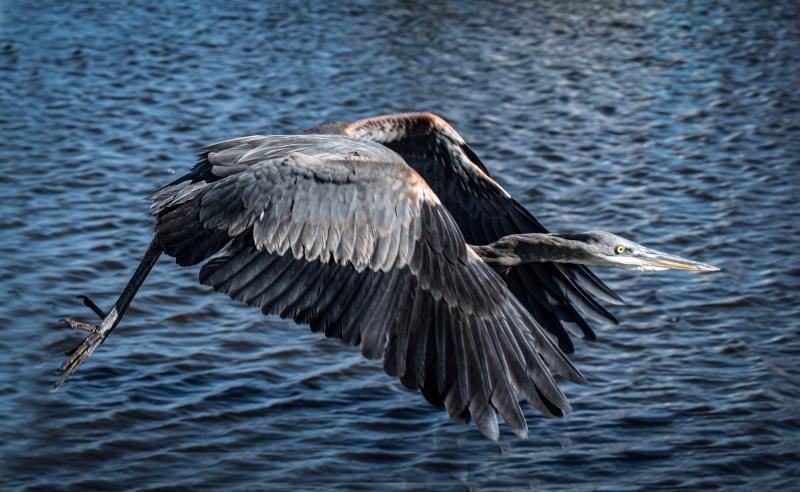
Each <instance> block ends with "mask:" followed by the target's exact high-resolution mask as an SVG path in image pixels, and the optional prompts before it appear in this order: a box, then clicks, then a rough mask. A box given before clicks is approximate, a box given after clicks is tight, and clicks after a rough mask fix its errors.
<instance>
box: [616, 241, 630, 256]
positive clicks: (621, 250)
mask: <svg viewBox="0 0 800 492" xmlns="http://www.w3.org/2000/svg"><path fill="white" fill-rule="evenodd" d="M626 249H627V248H625V246H623V245H621V244H620V245H618V246H617V247H616V248H614V253H616V254H618V255H621V254H622V253H624V252H625V250H626Z"/></svg>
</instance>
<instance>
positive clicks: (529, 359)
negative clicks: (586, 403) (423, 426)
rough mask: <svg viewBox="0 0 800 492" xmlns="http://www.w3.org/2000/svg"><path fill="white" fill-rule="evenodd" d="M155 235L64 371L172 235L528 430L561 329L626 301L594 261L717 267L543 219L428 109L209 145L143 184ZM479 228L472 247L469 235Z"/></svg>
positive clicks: (560, 399)
mask: <svg viewBox="0 0 800 492" xmlns="http://www.w3.org/2000/svg"><path fill="white" fill-rule="evenodd" d="M151 200H152V207H153V213H154V215H155V216H156V225H155V237H154V238H153V240H152V242H151V243H150V247H149V249H148V250H147V253H146V254H145V256H144V259H143V260H142V262H141V263H140V264H139V267H138V268H137V270H136V272H135V274H134V275H133V277H132V278H131V280H130V281H129V283H128V285H127V286H126V287H125V289H124V291H123V292H122V294H121V296H120V298H119V300H118V301H117V302H116V304H115V306H114V308H113V309H112V310H111V311H110V312H108V313H107V314H106V313H104V312H103V311H102V310H100V309H99V308H98V307H97V306H96V305H95V304H94V303H93V302H92V301H91V300H89V299H88V298H84V302H85V303H86V304H87V305H88V306H89V307H90V308H92V309H93V310H94V311H95V312H96V313H97V314H98V315H99V316H100V317H101V318H102V321H101V322H100V323H99V324H98V325H91V324H89V323H82V322H79V321H74V320H65V322H66V323H67V324H68V325H69V326H70V327H72V328H75V329H80V330H85V331H89V332H90V333H89V335H88V336H87V338H86V339H85V340H83V342H82V343H81V344H80V345H78V347H76V349H75V350H74V351H73V352H72V354H71V356H70V357H69V359H68V360H67V361H65V362H64V363H63V364H62V366H61V368H60V372H61V378H60V380H59V381H58V382H57V383H56V385H55V387H56V388H58V387H59V386H60V385H61V384H62V383H63V382H64V380H65V379H66V378H67V377H68V376H69V375H70V374H72V373H73V372H74V371H75V369H76V368H77V367H78V366H79V365H80V363H81V362H83V361H84V360H85V359H86V358H87V357H89V356H90V355H91V354H92V352H93V351H94V350H95V349H96V348H97V347H98V346H99V345H100V344H101V343H102V342H103V340H104V339H105V338H106V337H107V336H108V334H109V333H111V331H112V330H113V329H114V327H115V326H116V325H117V323H119V321H120V319H121V318H122V316H123V314H124V313H125V310H126V308H127V307H128V305H129V304H130V302H131V299H133V297H134V295H135V294H136V291H137V289H138V288H139V286H140V285H141V284H142V282H143V281H144V279H145V277H146V276H147V275H148V273H149V272H150V270H151V268H152V267H153V265H154V264H155V262H156V260H157V259H158V257H159V256H160V254H161V253H162V252H166V253H167V254H168V255H170V256H173V257H175V258H176V260H177V262H178V264H180V265H196V264H198V263H201V262H205V264H204V265H203V267H202V268H201V270H200V282H202V283H203V284H206V285H210V286H212V287H213V288H214V289H215V290H218V291H221V292H225V293H227V294H229V295H230V296H231V297H233V298H235V299H238V300H240V301H244V302H246V303H247V304H249V305H251V306H257V307H260V308H261V310H262V311H263V312H264V313H265V314H267V313H271V314H278V315H280V316H281V317H284V318H291V319H293V320H295V321H296V322H298V323H305V324H308V325H310V326H311V328H312V329H313V330H315V331H324V332H325V334H326V335H327V336H329V337H336V338H339V339H341V340H343V341H345V342H347V343H350V344H354V345H360V346H361V352H362V353H363V354H364V355H365V356H367V357H369V358H379V357H381V356H383V360H384V364H383V366H384V369H385V371H386V372H387V373H389V374H390V375H392V376H396V377H398V378H400V381H401V382H402V383H403V385H405V386H407V387H409V388H415V389H419V390H420V391H421V392H422V394H423V396H424V397H425V398H426V399H427V400H428V401H429V402H430V403H432V404H433V405H436V406H439V407H445V408H446V409H447V412H448V413H449V415H450V417H451V418H453V419H455V420H467V419H469V418H472V419H473V420H474V421H475V422H476V424H477V426H478V428H479V430H480V431H481V432H482V433H483V434H484V435H486V436H488V437H490V438H492V439H496V438H497V437H498V432H499V431H498V424H497V417H496V413H495V410H497V411H499V412H500V414H501V415H502V417H503V419H504V420H505V421H506V423H507V424H508V426H509V428H510V429H511V430H512V431H513V432H514V433H516V434H517V435H519V436H522V437H525V436H527V423H526V420H525V417H524V415H523V413H522V410H521V408H520V405H519V402H518V399H517V395H519V396H521V397H522V398H524V400H526V401H527V402H529V403H530V404H531V405H532V406H534V407H535V408H537V409H538V410H540V411H541V412H542V413H544V414H546V415H556V416H560V415H563V414H564V413H566V412H567V411H569V409H570V407H569V403H568V402H567V399H566V398H565V396H564V395H563V393H562V392H561V390H560V388H559V387H558V385H557V384H556V380H555V378H554V374H555V375H559V376H562V377H565V378H567V379H569V380H571V381H575V382H578V383H585V381H586V380H585V379H584V377H583V375H582V374H581V373H580V372H579V371H578V370H577V369H576V368H575V367H574V366H573V365H572V363H571V362H570V361H569V359H568V358H567V356H566V355H565V352H566V353H569V352H572V351H573V345H572V343H571V341H570V338H569V336H568V335H567V329H569V330H571V331H574V332H579V333H582V334H583V336H584V337H585V338H589V339H593V338H595V335H594V332H593V331H592V329H591V328H590V326H589V324H588V323H587V322H586V321H585V320H584V316H585V315H590V316H592V317H595V318H601V319H605V320H608V321H611V322H616V320H615V319H614V317H613V316H612V315H611V314H610V313H609V312H608V311H607V310H606V309H605V308H603V307H602V306H601V305H600V304H599V303H598V302H597V301H596V300H595V297H597V298H600V299H603V300H606V301H608V302H611V303H621V300H620V298H619V297H617V296H616V295H615V294H614V293H613V292H612V291H611V290H610V289H609V288H608V287H606V286H605V285H604V284H603V283H602V282H601V281H600V280H599V279H598V278H597V277H595V276H594V275H593V274H592V273H591V272H590V271H589V270H588V269H587V268H586V267H585V265H602V266H616V267H621V268H627V269H638V270H664V269H668V268H677V269H684V270H696V271H714V270H717V268H715V267H712V266H710V265H706V264H702V263H697V262H694V261H690V260H687V259H684V258H679V257H676V256H671V255H667V254H665V253H661V252H659V251H655V250H652V249H648V248H645V247H644V246H641V245H639V244H636V243H634V242H632V241H629V240H626V239H623V238H621V237H618V236H615V235H613V234H610V233H606V232H589V233H584V234H548V233H547V231H546V230H545V228H544V227H543V226H542V225H541V224H540V223H539V222H538V221H537V220H536V219H535V218H534V217H533V215H531V214H530V213H529V212H528V211H527V210H526V209H525V208H523V207H522V206H521V205H520V204H519V203H518V202H516V201H515V200H514V199H513V198H511V196H510V195H509V194H508V193H507V192H506V191H505V190H504V189H503V188H502V187H501V186H500V185H499V184H497V182H495V181H494V180H493V179H492V178H491V177H490V175H489V172H488V171H487V169H486V167H485V166H484V165H483V163H482V162H481V161H480V160H479V159H478V157H477V156H476V155H475V154H474V153H473V152H472V150H470V148H469V147H468V146H467V144H466V143H465V142H464V140H463V139H462V138H461V136H460V135H459V134H458V133H456V131H455V130H454V129H453V128H452V127H451V126H450V125H449V124H448V123H447V122H445V121H444V120H443V119H442V118H440V117H438V116H436V115H433V114H430V113H411V114H398V115H388V116H381V117H376V118H369V119H364V120H359V121H355V122H351V123H340V124H326V125H321V126H318V127H315V128H312V129H309V130H305V131H303V132H300V133H299V134H295V135H277V136H250V137H242V138H236V139H233V140H227V141H224V142H221V143H217V144H214V145H211V146H209V147H207V148H206V149H204V150H203V152H202V153H201V154H200V160H199V162H198V163H197V165H196V166H195V167H194V168H193V169H192V171H191V172H189V173H188V174H187V175H185V176H183V177H181V178H179V179H177V180H175V181H173V182H172V183H170V184H168V185H167V186H166V187H164V188H162V189H161V190H159V191H157V192H155V193H154V194H153V195H151ZM472 245H474V246H472Z"/></svg>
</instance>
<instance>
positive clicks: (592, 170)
mask: <svg viewBox="0 0 800 492" xmlns="http://www.w3.org/2000/svg"><path fill="white" fill-rule="evenodd" d="M551 3H553V2H536V3H527V4H526V5H519V4H518V3H517V2H506V3H498V4H489V3H488V2H486V3H480V2H436V3H432V4H428V3H427V2H399V1H398V2H391V1H390V2H375V3H366V2H365V3H358V4H353V5H351V6H347V7H344V6H341V7H336V8H323V7H322V6H317V7H315V6H308V5H305V4H300V3H298V4H293V3H281V4H272V5H261V4H255V3H254V4H239V3H237V2H224V5H223V2H149V3H141V2H137V5H135V6H127V5H126V4H112V3H109V4H106V3H102V4H101V3H96V4H86V3H84V2H50V3H47V2H42V3H37V4H35V5H34V4H30V3H28V2H20V1H15V0H10V1H9V0H7V1H5V2H3V4H2V6H1V7H0V8H1V9H2V14H1V16H0V132H1V133H2V140H0V165H2V170H3V172H2V174H0V231H2V241H0V287H1V288H2V303H0V329H2V334H3V336H2V337H0V351H1V352H0V353H2V357H0V367H2V371H0V395H2V397H1V398H0V413H1V414H2V415H3V418H2V419H0V436H1V437H2V438H1V439H0V458H1V459H0V462H1V463H2V465H0V477H2V478H0V485H2V488H4V489H15V488H20V489H23V488H30V489H41V490H52V489H59V488H67V489H76V490H78V489H82V490H88V489H98V488H103V489H129V488H139V489H155V488H162V487H177V488H187V489H218V488H231V489H240V490H245V489H248V490H249V489H264V488H278V489H280V488H286V489H288V488H293V489H295V488H296V489H322V490H324V489H337V488H338V489H342V490H346V489H353V488H362V489H378V488H380V489H397V490H408V489H427V488H437V489H468V488H472V489H477V488H480V489H481V490H490V489H493V488H502V487H510V488H512V489H514V490H520V489H548V490H549V489H568V490H590V489H591V490H598V489H607V490H639V489H641V490H652V489H654V488H659V487H661V488H688V489H699V488H706V487H719V488H725V489H731V488H733V487H736V486H741V487H743V488H744V487H748V488H747V490H751V489H752V487H754V488H756V489H773V488H774V489H779V488H781V489H787V488H793V487H796V486H797V485H796V483H797V480H798V479H800V444H798V443H800V412H798V401H799V400H800V368H798V360H800V359H798V357H799V356H800V321H799V320H800V298H799V297H800V296H799V295H798V289H799V288H800V261H798V260H799V259H800V255H799V254H798V251H800V207H799V206H798V204H797V201H798V196H799V195H800V91H798V87H799V86H800V76H799V75H798V74H800V8H798V6H797V4H796V2H736V3H735V4H733V2H729V3H731V4H732V5H727V6H720V5H715V4H714V3H711V2H708V3H706V2H689V3H682V2H677V3H672V2H663V3H661V2H642V1H634V2H614V1H603V2H592V3H591V4H589V2H578V3H566V2H556V3H558V5H557V6H553V5H550V4H551ZM726 3H728V2H726ZM410 110H429V111H435V112H437V113H440V114H441V115H443V116H445V117H446V118H448V119H449V120H450V121H452V122H453V123H454V124H455V125H456V127H457V128H458V129H459V131H460V132H461V133H462V134H463V135H464V136H465V138H467V140H468V141H469V142H470V143H471V144H472V146H473V148H474V150H475V151H476V153H477V154H478V155H479V156H481V157H482V158H483V160H484V161H485V162H486V164H487V165H488V167H489V168H490V170H491V171H492V172H493V173H494V174H495V175H496V176H497V179H498V181H500V182H501V183H502V184H503V186H505V187H506V188H507V189H508V190H509V191H510V192H511V193H512V194H513V195H514V196H515V197H517V198H518V199H519V200H520V201H521V202H522V203H524V204H525V206H527V207H528V208H529V209H530V210H531V211H533V212H534V213H535V214H536V215H537V217H538V218H539V219H540V220H542V222H544V223H545V224H546V225H547V226H548V227H550V228H551V229H553V230H556V231H562V232H570V231H581V230H591V229H606V230H610V231H613V232H617V233H619V234H622V235H625V236H627V237H630V238H632V239H634V240H636V241H639V242H642V243H645V244H647V245H649V246H652V247H655V248H658V249H663V250H666V251H670V252H673V253H677V254H681V255H684V256H687V257H690V258H695V259H698V260H700V261H704V262H708V263H711V264H714V265H718V266H720V267H721V268H723V272H721V273H719V274H714V275H693V274H687V273H678V272H674V273H662V274H640V273H634V272H624V271H610V270H599V271H598V273H599V275H600V276H601V277H602V278H603V279H605V280H606V281H607V282H608V283H609V285H611V286H612V287H613V288H615V289H616V290H617V291H618V292H619V293H620V294H621V295H622V296H623V297H624V298H625V299H626V300H627V301H628V305H627V306H624V307H618V308H614V309H613V312H614V313H615V314H616V315H617V316H618V317H619V318H620V319H621V320H622V322H621V323H620V324H619V325H617V326H610V327H605V328H602V327H598V328H600V330H599V335H600V340H599V341H597V342H594V343H589V342H578V343H577V352H576V354H575V355H574V361H575V363H576V364H577V365H578V367H580V368H581V369H582V370H583V372H584V373H585V374H586V375H587V376H588V377H589V379H590V380H591V381H592V383H593V384H592V385H591V386H586V387H581V386H576V385H572V384H567V385H565V391H566V393H567V394H568V396H569V397H570V399H571V401H572V404H573V406H574V413H572V414H571V415H569V416H568V417H567V418H564V419H560V420H555V419H546V418H543V417H540V416H538V415H536V413H535V412H534V411H533V410H530V409H529V410H528V411H527V415H528V421H529V426H530V438H529V440H527V441H522V440H519V439H517V438H515V437H514V436H513V435H512V434H511V433H510V432H508V430H507V429H505V428H504V427H503V428H502V430H501V438H500V441H499V442H491V441H488V440H487V439H485V438H483V437H482V436H481V435H480V434H479V433H478V431H477V430H476V429H475V428H474V426H463V425H458V424H454V423H452V422H451V421H450V420H449V419H448V418H447V416H446V414H445V413H444V412H442V411H439V410H437V409H434V408H431V407H429V406H428V405H427V404H426V403H425V402H424V400H423V399H422V398H421V397H420V396H419V395H416V394H414V393H412V392H409V391H407V390H404V389H402V388H401V386H400V384H399V383H398V382H396V381H394V380H393V379H391V378H389V377H388V376H386V375H384V374H383V372H382V370H381V368H380V363H379V362H376V361H366V360H363V359H362V358H361V357H360V355H359V354H358V351H357V350H356V349H354V348H352V347H346V346H342V345H340V344H339V343H337V342H335V341H332V340H326V339H324V338H323V337H321V336H320V335H317V334H313V333H311V332H310V331H309V330H308V329H307V328H306V327H303V326H297V325H295V324H293V323H291V322H289V321H283V320H280V319H277V318H274V317H263V316H261V315H260V314H259V313H258V312H257V311H254V310H250V309H247V308H244V307H242V306H239V305H237V304H236V303H235V302H233V301H231V300H229V299H228V298H227V297H225V296H223V295H220V294H215V293H212V292H210V291H209V289H208V288H205V287H201V286H199V285H198V284H197V279H196V277H197V268H187V269H181V268H178V267H176V266H175V265H174V264H173V263H172V261H171V259H169V258H162V260H161V261H160V262H159V263H158V265H157V266H156V268H155V270H154V272H153V273H152V274H151V276H150V278H148V280H147V282H146V283H145V285H144V287H143V288H142V290H141V292H140V293H139V295H138V297H137V298H136V299H135V301H134V303H133V305H132V307H131V309H130V311H129V312H128V314H127V316H126V317H125V319H124V321H123V323H122V324H121V325H120V327H119V328H118V329H117V330H116V331H115V332H114V335H113V336H112V337H110V338H109V340H108V341H107V342H106V343H105V344H104V345H103V346H102V347H101V348H100V349H99V350H98V351H97V352H96V354H95V355H94V356H93V357H92V358H91V359H90V360H89V361H88V362H87V363H86V364H85V365H84V366H83V367H81V369H80V370H79V371H78V372H77V373H76V374H75V375H74V376H73V377H72V378H71V379H70V381H69V382H68V383H67V385H66V386H65V387H64V388H63V389H62V390H61V391H59V392H58V393H49V392H48V391H49V389H50V385H51V384H52V383H53V381H54V380H55V375H54V371H55V368H56V367H57V366H58V364H59V363H60V362H61V360H62V354H63V352H64V351H65V350H67V349H69V348H71V347H72V346H73V345H74V344H76V343H77V342H78V340H79V338H80V334H77V333H71V332H68V331H67V330H65V329H63V328H62V327H60V326H59V325H58V323H57V320H58V319H59V318H62V317H66V316H72V317H86V318H88V311H87V310H86V309H85V308H84V307H83V306H82V305H81V304H80V303H79V301H77V300H76V299H75V295H77V294H81V293H85V294H89V295H92V296H93V297H94V298H95V300H97V301H98V302H99V303H100V304H101V305H103V306H109V305H111V304H112V303H113V302H114V300H115V299H116V296H117V294H118V293H119V292H120V290H121V289H122V287H123V286H124V284H125V282H126V281H127V279H128V277H129V275H130V274H131V273H132V271H133V269H134V267H135V264H136V262H137V261H138V260H139V258H140V257H141V255H142V254H143V252H144V251H145V249H146V247H147V244H148V242H149V241H150V238H151V228H152V224H153V220H152V218H150V217H149V216H148V214H147V203H146V202H145V200H144V199H143V198H144V197H145V196H146V195H147V194H148V193H149V192H151V191H152V190H154V189H156V188H158V187H159V186H161V185H163V184H164V183H166V182H168V181H170V180H171V179H173V178H174V174H175V173H182V172H185V171H186V170H188V169H189V168H190V167H191V165H192V164H193V162H194V158H193V156H192V152H193V151H195V150H197V149H198V148H199V147H201V146H203V145H205V144H208V143H210V142H214V141H218V140H222V139H225V138H229V137H234V136H239V135H244V134H253V133H281V132H288V131H292V130H294V129H297V128H302V127H305V126H310V125H313V124H316V123H319V122H322V121H326V120H342V119H352V118H357V117H363V116H369V115H374V114H381V113H387V112H396V111H410Z"/></svg>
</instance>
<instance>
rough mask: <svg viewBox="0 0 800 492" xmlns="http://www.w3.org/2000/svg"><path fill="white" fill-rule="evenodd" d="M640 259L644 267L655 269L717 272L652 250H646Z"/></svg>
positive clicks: (714, 269) (715, 269) (690, 261)
mask: <svg viewBox="0 0 800 492" xmlns="http://www.w3.org/2000/svg"><path fill="white" fill-rule="evenodd" d="M641 259H642V260H643V263H645V264H646V266H652V267H656V268H671V269H673V270H692V271H695V272H718V271H719V268H717V267H715V266H712V265H708V264H706V263H700V262H697V261H692V260H687V259H686V258H681V257H680V256H675V255H670V254H667V253H664V252H661V251H656V250H654V249H649V250H646V251H645V252H644V253H643V254H642V256H641Z"/></svg>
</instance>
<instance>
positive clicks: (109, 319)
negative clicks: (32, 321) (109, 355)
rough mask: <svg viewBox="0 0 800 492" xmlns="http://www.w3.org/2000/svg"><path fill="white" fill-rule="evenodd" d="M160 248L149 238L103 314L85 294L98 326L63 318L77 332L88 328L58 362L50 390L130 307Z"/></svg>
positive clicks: (79, 361)
mask: <svg viewBox="0 0 800 492" xmlns="http://www.w3.org/2000/svg"><path fill="white" fill-rule="evenodd" d="M162 251H163V248H162V247H161V245H160V244H158V242H157V241H156V240H155V239H153V240H152V241H151V242H150V246H149V247H148V248H147V252H146V253H145V254H144V258H142V261H141V263H139V266H138V267H137V268H136V272H134V274H133V276H132V277H131V279H130V280H129V281H128V285H126V286H125V289H124V290H123V291H122V294H120V296H119V299H117V302H116V303H115V304H114V307H113V308H111V311H109V312H108V313H107V314H106V313H103V310H102V309H100V308H99V307H97V305H96V304H95V303H94V302H92V301H91V300H90V299H89V298H88V297H86V296H82V297H83V303H84V304H86V305H87V306H88V307H89V308H90V309H91V310H92V311H94V312H95V313H96V314H97V315H98V316H101V315H102V316H101V317H102V318H103V319H102V321H101V322H100V324H99V325H91V324H89V323H83V322H80V321H74V320H69V319H67V320H64V323H65V324H66V325H67V326H69V327H70V328H73V329H76V330H81V331H89V332H90V333H89V335H88V336H87V337H86V338H85V339H84V340H83V341H82V342H81V343H80V344H79V345H78V346H77V347H75V349H74V350H73V351H72V353H71V355H70V357H69V358H68V359H67V360H66V361H64V363H63V364H61V367H60V368H59V374H60V378H59V379H58V381H57V382H56V383H55V385H53V390H57V389H58V388H59V387H60V386H61V385H62V384H64V381H66V379H67V378H68V377H69V376H70V374H72V373H73V372H75V370H76V369H77V368H78V366H80V365H81V363H82V362H83V361H85V360H86V359H88V358H89V356H90V355H92V353H93V352H94V351H95V349H96V348H97V347H99V346H100V344H101V343H103V341H104V340H105V339H106V337H108V335H109V334H110V333H111V331H112V330H113V329H114V328H116V326H117V324H118V323H119V321H120V320H121V319H122V316H123V315H124V314H125V311H126V310H127V309H128V306H130V304H131V301H132V300H133V298H134V296H136V292H137V291H138V290H139V287H141V285H142V283H143V282H144V279H145V278H147V275H148V274H149V273H150V270H152V269H153V266H154V265H155V264H156V261H157V260H158V257H159V256H161V252H162Z"/></svg>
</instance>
